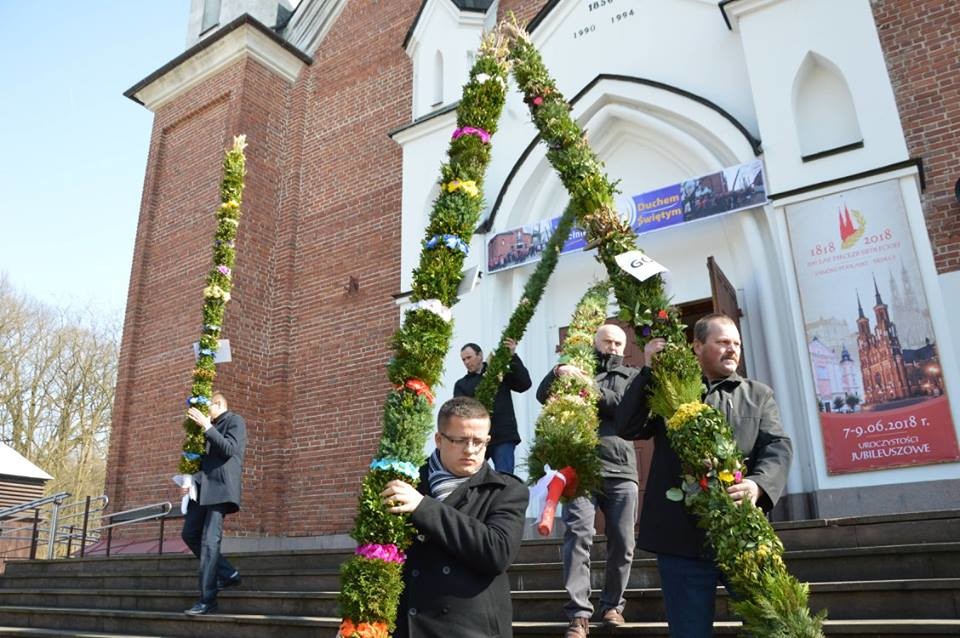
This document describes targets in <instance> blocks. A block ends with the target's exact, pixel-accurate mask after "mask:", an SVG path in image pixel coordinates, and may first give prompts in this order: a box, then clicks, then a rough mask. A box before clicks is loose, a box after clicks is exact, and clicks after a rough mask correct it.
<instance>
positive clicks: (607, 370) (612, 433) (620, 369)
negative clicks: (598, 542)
mask: <svg viewBox="0 0 960 638" xmlns="http://www.w3.org/2000/svg"><path fill="white" fill-rule="evenodd" d="M595 354H596V355H597V375H596V376H595V377H594V380H595V381H596V383H597V389H598V390H600V399H599V400H598V401H597V412H598V413H599V416H600V431H599V432H598V434H599V435H600V447H599V448H598V452H599V453H600V465H601V466H602V474H603V478H607V479H627V480H630V481H633V482H634V483H637V482H638V478H637V453H636V451H635V450H634V449H633V443H629V442H628V441H625V440H623V439H622V438H620V436H618V435H617V406H619V405H620V400H621V399H622V398H623V393H624V392H625V391H626V390H627V387H628V386H629V385H630V381H631V380H632V379H633V377H635V376H636V374H637V369H636V368H633V367H631V366H628V365H624V363H623V357H622V356H620V355H616V354H610V355H607V354H600V353H599V352H596V353H595ZM556 378H557V377H556V375H555V374H554V373H553V370H551V371H550V372H548V373H547V376H545V377H544V378H543V381H541V382H540V385H539V387H537V401H539V402H540V403H541V404H543V403H546V402H547V399H548V398H549V397H550V386H552V385H553V381H554V380H555V379H556Z"/></svg>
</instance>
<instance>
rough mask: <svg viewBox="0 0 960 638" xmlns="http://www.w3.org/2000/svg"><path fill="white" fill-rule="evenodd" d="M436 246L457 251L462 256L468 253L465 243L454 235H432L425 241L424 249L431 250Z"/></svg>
mask: <svg viewBox="0 0 960 638" xmlns="http://www.w3.org/2000/svg"><path fill="white" fill-rule="evenodd" d="M438 246H446V247H447V248H450V249H451V250H459V251H460V252H462V253H463V254H464V255H466V254H468V253H469V252H470V247H469V246H467V244H466V242H464V241H463V240H462V239H460V238H459V237H457V236H456V235H434V236H433V237H431V238H430V239H428V240H427V243H426V248H427V249H432V248H436V247H438Z"/></svg>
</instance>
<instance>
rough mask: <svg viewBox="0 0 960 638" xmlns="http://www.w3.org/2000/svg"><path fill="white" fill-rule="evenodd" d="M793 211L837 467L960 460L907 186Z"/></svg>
mask: <svg viewBox="0 0 960 638" xmlns="http://www.w3.org/2000/svg"><path fill="white" fill-rule="evenodd" d="M786 218H787V227H788V230H789V233H790V245H791V251H792V253H793V260H794V265H795V268H796V274H797V284H798V286H799V291H800V303H801V310H802V315H803V322H804V329H805V332H806V343H807V351H808V355H809V357H810V365H811V369H812V370H813V376H814V386H815V389H816V390H815V391H816V402H817V405H818V406H819V409H820V429H821V433H822V435H823V444H824V451H825V456H826V461H827V472H828V473H830V474H843V473H849V472H862V471H867V470H878V469H884V468H891V467H903V466H911V465H925V464H930V463H943V462H947V461H955V460H957V459H960V451H958V449H957V435H956V429H955V428H954V424H953V419H952V418H951V416H950V404H949V402H948V399H947V395H946V393H945V385H944V382H943V372H942V368H941V366H940V351H939V346H938V343H937V338H936V335H935V334H934V331H933V323H932V322H931V321H930V312H929V309H928V306H927V299H926V295H925V294H924V291H923V287H922V282H921V278H920V269H919V265H918V261H917V255H916V251H915V250H914V248H913V243H912V240H911V236H910V229H909V226H908V222H907V215H906V208H905V206H904V202H903V196H902V194H901V191H900V185H899V183H898V182H897V181H896V180H893V181H888V182H882V183H879V184H872V185H870V186H864V187H862V188H856V189H852V190H848V191H845V192H842V193H838V194H835V195H829V196H826V197H821V198H818V199H814V200H810V201H806V202H802V203H799V204H794V205H791V206H787V207H786Z"/></svg>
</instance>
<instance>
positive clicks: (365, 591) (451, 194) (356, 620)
mask: <svg viewBox="0 0 960 638" xmlns="http://www.w3.org/2000/svg"><path fill="white" fill-rule="evenodd" d="M508 70H509V69H508V66H507V63H506V48H505V47H504V45H503V41H502V39H501V38H500V37H499V36H498V35H490V36H488V37H486V38H485V39H484V41H483V43H482V44H481V47H480V52H479V55H478V57H477V60H476V63H475V64H474V66H473V68H472V69H471V70H470V77H469V80H468V82H467V84H466V85H465V86H464V88H463V97H462V98H461V100H460V104H459V106H458V107H457V134H456V135H454V136H453V139H452V140H451V142H450V146H449V148H448V151H447V155H448V161H447V163H445V164H444V165H443V166H441V168H440V180H439V183H440V194H439V195H438V196H437V198H436V200H434V202H433V210H432V211H431V214H430V219H429V221H428V222H427V226H426V228H425V229H424V237H423V241H422V243H421V253H420V262H419V264H418V265H417V267H416V268H415V269H414V271H413V283H412V289H413V292H412V294H411V302H412V303H413V304H414V308H413V309H411V310H410V311H408V312H406V313H405V317H404V319H403V324H402V326H401V327H400V329H399V330H397V332H396V333H395V334H394V336H393V339H392V340H391V345H392V347H393V357H392V358H391V360H390V362H389V363H388V365H387V376H388V377H389V379H390V381H391V383H393V384H394V386H395V389H394V390H393V391H392V392H391V393H390V394H389V395H388V396H387V399H386V401H385V402H384V408H383V418H382V427H383V431H382V436H381V439H380V446H379V448H378V450H377V454H376V459H375V463H381V462H382V463H388V464H390V463H395V464H403V465H406V466H407V467H416V466H419V465H420V464H421V463H422V462H423V460H424V458H423V448H424V446H425V444H426V439H427V436H428V435H429V433H430V431H431V429H432V422H431V418H432V407H431V406H432V402H433V395H432V387H433V386H434V385H436V384H437V382H438V381H439V379H440V375H441V373H442V371H443V359H444V357H445V355H446V353H447V350H448V349H449V347H450V339H451V338H452V335H453V326H452V324H451V320H450V317H449V308H450V307H451V306H453V305H454V304H455V303H456V302H457V288H458V286H459V284H460V280H461V278H462V276H463V275H462V273H463V263H464V259H465V257H466V253H467V247H468V246H469V245H470V240H471V238H472V236H473V232H474V230H475V228H476V225H477V222H478V221H479V219H480V213H481V211H482V206H483V197H482V188H483V179H484V175H485V173H486V169H487V165H488V163H489V161H490V143H489V141H490V140H489V138H490V136H492V135H493V134H494V133H495V132H496V129H497V122H498V121H499V119H500V113H501V112H502V110H503V104H504V100H505V92H506V83H507V73H508ZM421 302H422V303H421ZM418 304H419V305H418ZM423 304H427V305H426V306H424V305H423ZM393 479H400V480H403V481H406V482H408V483H411V484H414V485H415V484H416V483H417V482H418V480H417V479H416V478H414V477H412V476H410V475H409V474H407V473H401V472H391V471H385V470H383V469H376V468H375V469H372V470H371V471H370V472H369V473H368V474H367V475H366V477H364V479H363V483H362V485H361V489H360V496H359V499H358V501H359V502H358V505H357V515H356V519H355V521H354V528H353V532H352V536H353V538H354V539H356V540H357V542H358V543H360V544H361V545H363V544H369V545H395V546H396V547H398V548H400V549H403V548H405V547H407V546H409V544H410V541H411V538H412V535H413V533H414V528H413V526H412V525H411V524H410V522H409V516H408V515H396V514H391V513H389V512H387V511H386V509H385V508H384V506H383V505H382V503H381V500H380V493H381V492H382V491H383V489H384V488H385V486H386V484H387V483H388V482H389V481H391V480H393ZM401 574H402V568H401V566H400V565H399V563H396V562H391V561H388V560H380V559H379V558H368V557H365V556H359V555H358V556H354V557H352V558H351V559H350V560H348V561H347V562H346V564H345V565H344V566H343V568H342V569H341V576H340V578H341V585H340V595H339V602H340V612H341V615H342V617H343V619H344V621H343V623H342V624H341V628H340V635H342V636H343V638H363V632H365V631H371V632H373V633H375V634H378V635H379V632H380V630H381V629H380V628H383V627H387V626H388V627H389V628H390V629H391V630H392V628H393V627H394V621H395V615H396V610H397V604H398V602H399V599H400V594H401V592H402V590H403V582H402V580H401ZM362 627H365V628H366V629H362Z"/></svg>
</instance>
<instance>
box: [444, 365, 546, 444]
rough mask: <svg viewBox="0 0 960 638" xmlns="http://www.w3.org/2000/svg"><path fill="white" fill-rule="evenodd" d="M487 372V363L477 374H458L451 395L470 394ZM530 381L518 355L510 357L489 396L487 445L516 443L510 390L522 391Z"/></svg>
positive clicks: (515, 427)
mask: <svg viewBox="0 0 960 638" xmlns="http://www.w3.org/2000/svg"><path fill="white" fill-rule="evenodd" d="M486 372H487V363H486V362H484V363H483V368H482V369H481V370H480V372H479V373H476V372H468V373H467V374H466V376H463V377H460V379H458V380H457V382H456V383H455V384H454V386H453V396H455V397H472V396H474V394H475V393H476V391H477V386H478V385H480V379H481V378H482V377H483V375H484V374H485V373H486ZM532 385H533V382H532V381H530V373H529V372H527V369H526V368H525V367H524V365H523V361H521V360H520V357H518V356H517V355H513V356H512V357H511V358H510V367H509V368H507V372H506V373H505V374H504V375H503V381H501V382H500V387H498V388H497V393H496V395H494V397H493V414H491V415H490V445H496V444H497V443H507V442H512V443H519V442H520V432H519V431H518V430H517V415H516V413H515V412H514V411H513V398H512V397H511V396H510V391H511V390H512V391H513V392H526V391H527V390H529V389H530V386H532Z"/></svg>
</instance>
